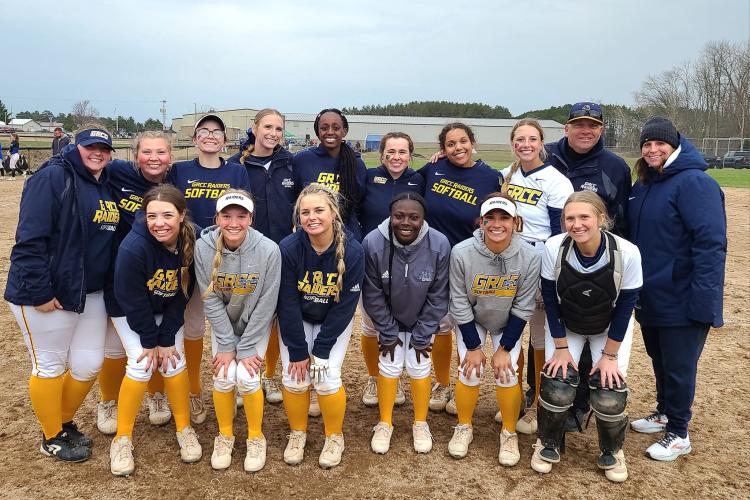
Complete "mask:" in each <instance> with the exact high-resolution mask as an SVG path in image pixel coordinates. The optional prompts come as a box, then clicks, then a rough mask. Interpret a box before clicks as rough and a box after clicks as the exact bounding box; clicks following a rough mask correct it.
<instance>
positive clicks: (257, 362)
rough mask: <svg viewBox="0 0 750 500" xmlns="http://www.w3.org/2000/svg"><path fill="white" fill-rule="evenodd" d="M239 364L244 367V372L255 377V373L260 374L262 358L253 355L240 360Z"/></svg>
mask: <svg viewBox="0 0 750 500" xmlns="http://www.w3.org/2000/svg"><path fill="white" fill-rule="evenodd" d="M240 363H242V366H244V367H245V370H247V373H249V374H250V375H251V376H255V374H256V373H260V371H261V370H262V369H263V358H261V357H260V356H258V355H257V354H253V355H252V356H249V357H247V358H242V359H241V360H240Z"/></svg>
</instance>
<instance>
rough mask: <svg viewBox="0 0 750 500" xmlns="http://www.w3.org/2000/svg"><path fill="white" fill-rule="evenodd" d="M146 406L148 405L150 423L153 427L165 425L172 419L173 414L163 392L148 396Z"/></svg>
mask: <svg viewBox="0 0 750 500" xmlns="http://www.w3.org/2000/svg"><path fill="white" fill-rule="evenodd" d="M146 404H147V405H148V421H149V422H151V425H164V424H166V423H167V422H169V419H170V418H172V412H171V411H170V410H169V402H168V401H167V396H166V395H165V394H163V393H161V392H155V393H154V394H148V393H147V394H146Z"/></svg>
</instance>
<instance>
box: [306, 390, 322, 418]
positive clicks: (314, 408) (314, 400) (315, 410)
mask: <svg viewBox="0 0 750 500" xmlns="http://www.w3.org/2000/svg"><path fill="white" fill-rule="evenodd" d="M307 415H308V416H310V417H319V416H320V405H319V404H318V392H317V391H316V390H315V389H314V388H313V387H310V409H309V410H307Z"/></svg>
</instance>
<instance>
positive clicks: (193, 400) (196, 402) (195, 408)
mask: <svg viewBox="0 0 750 500" xmlns="http://www.w3.org/2000/svg"><path fill="white" fill-rule="evenodd" d="M190 411H192V412H193V413H200V412H202V411H203V400H202V399H201V397H200V396H190Z"/></svg>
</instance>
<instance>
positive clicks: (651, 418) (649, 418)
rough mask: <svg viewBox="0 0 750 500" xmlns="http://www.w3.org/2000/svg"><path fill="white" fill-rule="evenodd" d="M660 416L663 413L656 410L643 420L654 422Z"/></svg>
mask: <svg viewBox="0 0 750 500" xmlns="http://www.w3.org/2000/svg"><path fill="white" fill-rule="evenodd" d="M660 416H661V415H660V414H659V413H658V412H654V413H652V414H651V415H649V416H648V417H646V418H644V419H643V420H645V421H646V422H653V421H654V420H659V417H660Z"/></svg>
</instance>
